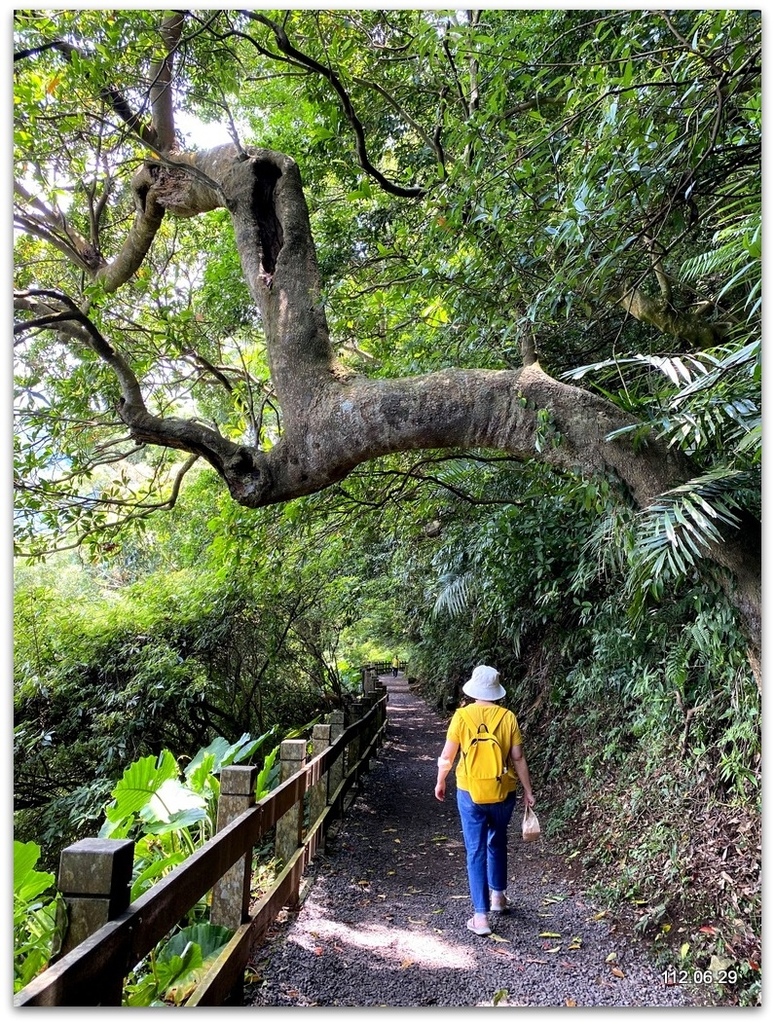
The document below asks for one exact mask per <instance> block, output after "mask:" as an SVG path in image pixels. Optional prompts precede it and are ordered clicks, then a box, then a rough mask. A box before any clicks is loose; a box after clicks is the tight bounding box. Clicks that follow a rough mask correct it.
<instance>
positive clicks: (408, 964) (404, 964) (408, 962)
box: [401, 960, 414, 971]
mask: <svg viewBox="0 0 775 1024" xmlns="http://www.w3.org/2000/svg"><path fill="white" fill-rule="evenodd" d="M413 963H414V960H402V961H401V970H402V971H405V970H406V969H407V967H411V966H412V964H413Z"/></svg>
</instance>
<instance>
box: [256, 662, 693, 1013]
mask: <svg viewBox="0 0 775 1024" xmlns="http://www.w3.org/2000/svg"><path fill="white" fill-rule="evenodd" d="M383 682H384V683H385V684H386V685H387V686H388V690H389V697H388V729H387V736H386V741H385V743H384V744H383V746H382V749H381V751H380V753H379V756H378V757H377V758H376V759H375V760H374V761H373V762H372V766H371V769H370V771H369V774H368V775H367V776H366V777H365V779H364V780H363V784H362V790H361V792H360V794H359V795H358V797H357V798H356V800H355V801H354V803H353V805H352V807H351V808H350V810H349V811H348V813H347V815H346V817H345V818H344V820H343V821H342V822H340V823H339V824H337V825H336V826H335V828H334V829H332V831H331V832H330V833H329V838H328V842H327V846H326V850H325V852H323V853H319V854H318V856H317V858H316V859H315V862H314V864H313V865H312V866H311V868H310V875H309V878H308V879H307V886H306V892H305V894H304V896H303V902H302V905H301V908H300V910H299V911H298V912H296V913H291V912H288V911H284V912H283V914H282V915H280V917H279V918H278V922H277V925H276V927H275V928H273V929H272V930H271V931H270V932H269V933H268V935H267V936H266V938H265V940H264V942H263V943H262V944H261V945H259V946H257V947H256V948H255V949H254V950H253V954H252V957H251V964H250V966H251V967H252V970H253V972H254V977H255V981H254V982H253V983H251V984H249V985H246V986H245V997H244V1002H245V1005H251V1006H297V1007H298V1006H302V1007H303V1006H375V1007H408V1006H415V1007H421V1006H453V1007H454V1006H464V1007H468V1006H491V1005H493V1003H494V1002H495V1003H497V1004H498V1005H501V1006H536V1007H538V1006H574V1005H575V1006H579V1007H587V1006H627V1007H649V1006H669V1007H681V1006H692V1005H697V1002H696V1001H695V1000H694V999H693V998H692V996H691V995H690V993H688V992H686V991H684V990H682V989H681V988H679V987H677V986H671V987H666V986H665V985H664V984H663V981H662V978H661V976H660V974H659V972H658V970H657V969H656V968H655V967H654V966H653V965H652V964H651V963H650V961H649V958H648V955H647V952H646V950H645V948H644V947H643V946H642V945H641V944H640V943H638V942H635V941H634V940H633V939H632V938H630V937H629V936H628V935H627V934H626V933H624V932H623V931H620V930H619V928H618V927H617V924H616V922H615V921H614V920H613V919H612V917H611V915H610V913H609V912H607V911H605V910H604V909H601V908H598V907H595V906H594V905H593V904H592V903H590V901H589V900H588V899H587V898H586V897H585V895H584V891H583V888H582V887H581V884H580V882H579V881H578V880H573V879H571V878H570V877H568V872H566V871H565V870H564V864H563V862H562V861H561V860H560V859H559V858H558V857H556V856H554V855H553V854H552V851H551V848H550V843H549V841H548V840H547V839H546V838H543V839H541V840H539V842H537V843H531V844H525V843H524V842H523V841H522V836H521V829H520V827H519V826H520V815H519V807H520V806H521V803H520V801H518V803H517V808H518V810H517V811H516V812H515V814H514V818H513V819H512V831H513V841H512V843H511V846H510V854H509V888H508V892H509V896H510V898H511V900H512V904H513V907H512V909H511V911H510V913H508V914H504V915H502V916H501V917H500V918H499V919H498V918H495V919H494V920H495V921H496V922H497V923H496V924H495V926H494V930H493V935H491V936H490V937H488V938H479V937H477V936H475V935H473V934H471V933H470V932H468V931H467V930H466V928H465V921H466V919H467V918H468V917H469V915H470V913H471V904H470V900H469V896H468V884H467V881H466V871H465V850H464V848H463V842H462V836H461V832H460V825H459V819H458V814H457V807H456V804H455V790H454V773H451V774H450V776H449V778H448V785H447V799H446V801H445V802H444V803H443V804H441V803H439V802H438V801H437V800H436V799H435V797H434V795H433V787H434V784H435V778H436V758H437V756H438V753H439V750H440V749H441V747H442V745H443V742H444V735H445V732H446V723H445V721H444V720H443V719H442V718H440V717H439V716H438V715H437V714H436V713H435V712H434V711H433V710H431V709H430V708H429V707H428V705H426V704H425V703H424V702H423V701H422V700H421V699H419V698H418V697H416V696H415V695H413V694H412V693H410V692H409V689H408V687H407V684H406V680H405V679H403V678H402V677H401V676H399V678H398V679H395V680H394V679H392V678H391V677H385V678H383ZM528 759H529V752H528ZM536 795H537V798H538V803H537V805H536V810H537V811H538V812H539V817H540V791H539V790H538V789H537V791H536ZM543 933H546V934H543Z"/></svg>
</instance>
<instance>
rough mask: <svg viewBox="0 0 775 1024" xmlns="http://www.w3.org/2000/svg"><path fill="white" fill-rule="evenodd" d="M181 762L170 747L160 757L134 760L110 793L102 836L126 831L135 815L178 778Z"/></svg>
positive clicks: (108, 836) (102, 837)
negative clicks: (165, 785) (170, 781)
mask: <svg viewBox="0 0 775 1024" xmlns="http://www.w3.org/2000/svg"><path fill="white" fill-rule="evenodd" d="M178 774H179V772H178V764H177V761H176V760H175V758H174V756H173V755H172V753H171V752H170V751H169V750H162V752H161V753H160V754H159V756H158V757H154V756H153V755H152V754H150V755H149V756H148V757H141V758H140V759H139V760H137V761H135V762H133V763H132V764H130V766H129V767H128V768H127V769H126V771H125V772H124V774H123V775H122V777H121V779H120V780H119V782H117V783H116V786H115V788H114V789H113V791H112V793H111V794H110V795H111V796H112V797H113V801H112V803H110V804H109V805H108V806H107V807H106V809H105V817H106V821H105V824H104V825H103V826H102V828H101V829H100V838H101V839H107V838H111V837H115V836H116V835H117V834H124V835H126V832H127V830H128V828H129V826H131V825H132V823H133V822H134V820H135V816H136V815H138V814H139V813H140V811H141V810H143V808H144V807H145V806H146V805H147V804H148V803H149V802H150V801H151V800H152V799H153V797H154V796H156V795H157V794H158V793H159V791H160V790H161V789H162V786H164V784H165V782H168V781H169V780H170V779H177V778H178Z"/></svg>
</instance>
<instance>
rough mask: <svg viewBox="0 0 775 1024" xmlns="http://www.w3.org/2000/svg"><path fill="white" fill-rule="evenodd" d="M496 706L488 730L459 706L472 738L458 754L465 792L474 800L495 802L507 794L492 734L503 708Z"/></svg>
mask: <svg viewBox="0 0 775 1024" xmlns="http://www.w3.org/2000/svg"><path fill="white" fill-rule="evenodd" d="M498 710H499V711H500V714H499V715H498V716H497V718H496V719H495V721H494V722H493V725H492V731H490V730H488V728H487V725H486V724H485V723H484V722H481V723H477V722H476V720H475V718H474V717H473V715H472V714H471V713H470V710H469V709H468V708H461V714H462V715H463V717H464V718H465V720H466V722H467V723H468V725H469V727H470V729H471V731H472V732H473V736H472V738H471V739H470V741H469V742H468V743H467V744H466V746H465V747H464V748H463V749H462V755H463V771H464V773H465V777H466V783H467V785H468V793H469V796H470V797H471V799H472V800H473V801H474V803H475V804H498V803H500V802H501V801H502V800H505V799H506V795H507V791H506V788H505V786H504V785H503V779H504V777H505V775H506V765H505V763H504V760H503V751H502V750H501V746H500V743H498V740H497V738H496V736H495V730H496V729H497V728H498V724H499V723H500V721H501V720H502V718H503V716H504V715H505V714H506V710H507V709H506V708H499V709H498Z"/></svg>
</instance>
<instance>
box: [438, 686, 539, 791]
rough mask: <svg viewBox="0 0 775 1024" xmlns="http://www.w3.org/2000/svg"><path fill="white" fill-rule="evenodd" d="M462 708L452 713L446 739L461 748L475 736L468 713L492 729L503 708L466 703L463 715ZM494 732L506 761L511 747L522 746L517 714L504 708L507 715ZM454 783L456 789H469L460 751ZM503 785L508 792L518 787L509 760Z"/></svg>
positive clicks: (464, 747) (477, 721) (495, 705)
mask: <svg viewBox="0 0 775 1024" xmlns="http://www.w3.org/2000/svg"><path fill="white" fill-rule="evenodd" d="M461 710H462V709H461V708H458V709H457V711H456V712H455V713H454V715H453V716H452V721H451V722H450V723H449V727H448V729H447V739H448V740H452V741H453V742H454V743H458V744H460V749H461V751H462V750H464V749H466V748H467V746H468V744H469V743H470V742H471V740H472V739H473V735H474V730H473V729H472V728H471V726H470V725H469V723H468V720H467V716H468V715H470V716H471V717H472V718H473V720H474V721H475V722H476V724H477V726H478V725H479V724H480V723H481V722H484V724H485V725H486V726H487V728H488V730H490V731H492V730H491V729H490V727H491V725H492V723H493V722H494V721H495V720H496V718H497V716H498V715H500V714H501V712H502V710H503V709H502V708H501V707H499V706H498V705H497V704H468V705H467V706H466V715H462V714H461ZM493 735H494V736H495V738H496V739H497V741H498V744H499V746H500V748H501V751H502V752H503V761H504V763H505V762H506V761H507V759H508V757H509V753H510V752H511V748H512V747H515V746H521V745H522V733H521V732H520V729H519V722H517V716H516V715H515V714H514V712H513V711H509V710H508V708H507V709H506V714H505V715H503V717H502V718H501V720H500V722H498V724H497V726H496V727H495V731H494V733H493ZM455 783H456V785H457V788H458V789H464V790H466V792H468V783H467V781H466V775H465V765H464V763H463V756H462V753H461V755H460V757H458V761H457V767H456V768H455ZM505 788H506V792H507V793H511V792H512V791H513V790H515V789H516V788H517V777H516V774H515V772H514V768H513V766H512V765H511V764H510V763H509V766H508V770H507V772H506V776H505Z"/></svg>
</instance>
